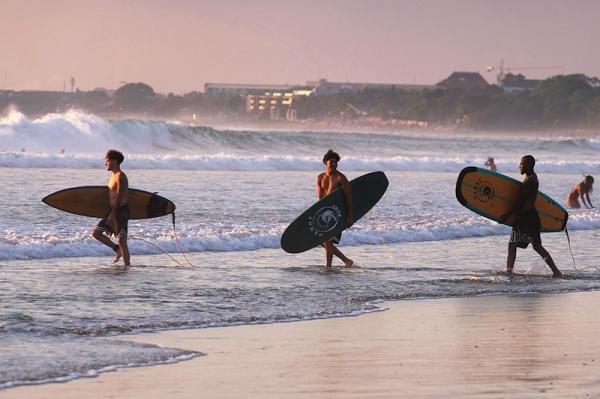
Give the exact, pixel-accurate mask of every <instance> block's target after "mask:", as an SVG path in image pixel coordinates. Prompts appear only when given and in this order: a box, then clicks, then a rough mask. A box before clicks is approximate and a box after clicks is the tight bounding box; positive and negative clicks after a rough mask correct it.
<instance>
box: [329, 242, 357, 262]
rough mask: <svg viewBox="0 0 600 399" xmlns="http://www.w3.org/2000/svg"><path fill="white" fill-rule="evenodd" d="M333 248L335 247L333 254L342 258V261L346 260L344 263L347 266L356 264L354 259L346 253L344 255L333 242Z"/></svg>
mask: <svg viewBox="0 0 600 399" xmlns="http://www.w3.org/2000/svg"><path fill="white" fill-rule="evenodd" d="M331 248H332V249H333V251H332V253H333V255H335V256H337V257H338V258H340V259H341V261H342V262H344V265H345V266H346V267H350V266H352V265H353V264H354V261H353V260H352V259H350V258H348V257H347V256H346V255H344V254H343V253H342V251H340V250H339V249H337V247H336V246H335V245H333V244H331Z"/></svg>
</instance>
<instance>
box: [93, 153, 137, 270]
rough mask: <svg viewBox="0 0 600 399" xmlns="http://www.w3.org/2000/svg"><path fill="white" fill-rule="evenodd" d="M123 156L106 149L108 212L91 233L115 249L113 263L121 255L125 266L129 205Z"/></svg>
mask: <svg viewBox="0 0 600 399" xmlns="http://www.w3.org/2000/svg"><path fill="white" fill-rule="evenodd" d="M124 159H125V157H124V156H123V154H122V153H121V152H119V151H117V150H108V152H107V153H106V156H105V157H104V166H105V167H106V170H109V171H111V172H112V176H111V178H110V180H109V181H108V201H109V205H110V213H109V214H108V215H107V216H106V217H105V218H103V219H102V220H101V221H100V222H99V223H98V225H96V227H95V228H94V230H93V231H92V235H93V236H94V238H95V239H96V240H98V241H100V242H101V243H102V244H104V245H106V246H108V247H110V248H112V249H113V251H115V253H116V256H115V260H114V263H116V262H118V261H119V259H120V258H121V257H123V263H124V264H125V266H129V265H130V256H129V248H128V247H127V222H128V221H129V207H128V206H127V194H128V192H129V182H128V181H127V175H126V174H125V172H123V171H122V170H121V163H122V162H123V160H124ZM111 234H112V235H114V236H115V237H116V238H117V240H118V242H119V243H118V244H115V243H114V242H113V241H112V240H111V239H110V235H111Z"/></svg>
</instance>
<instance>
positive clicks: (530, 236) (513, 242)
mask: <svg viewBox="0 0 600 399" xmlns="http://www.w3.org/2000/svg"><path fill="white" fill-rule="evenodd" d="M534 166H535V158H534V157H533V156H532V155H525V156H524V157H523V158H521V163H520V164H519V170H520V172H521V174H522V175H526V176H525V179H523V185H522V186H521V189H520V191H519V197H518V198H517V200H516V201H515V203H514V205H513V207H512V209H511V210H510V211H508V212H507V213H506V214H504V215H502V217H501V218H500V221H501V222H505V221H507V220H508V219H509V218H510V217H511V216H512V215H516V217H515V222H514V225H513V231H512V235H511V236H510V241H509V242H508V258H507V260H506V272H507V273H508V274H510V273H512V271H513V266H514V265H515V259H516V258H517V247H518V248H527V246H528V245H529V244H530V243H531V244H532V245H533V249H534V250H535V252H537V253H538V254H540V256H541V257H542V259H544V261H545V262H546V263H547V264H548V266H550V269H552V274H553V276H554V277H562V273H561V272H560V270H558V267H556V264H555V263H554V260H552V257H551V256H550V254H549V253H548V251H546V249H545V248H544V247H543V246H542V238H541V235H540V228H541V225H540V217H539V215H538V212H537V210H536V209H535V200H536V198H537V194H538V188H539V186H540V184H539V182H538V178H537V175H536V174H535V172H534V171H533V168H534Z"/></svg>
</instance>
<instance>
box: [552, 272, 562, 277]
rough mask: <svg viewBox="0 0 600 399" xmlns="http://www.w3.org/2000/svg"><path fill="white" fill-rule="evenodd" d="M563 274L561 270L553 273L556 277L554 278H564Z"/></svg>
mask: <svg viewBox="0 0 600 399" xmlns="http://www.w3.org/2000/svg"><path fill="white" fill-rule="evenodd" d="M562 276H563V274H562V273H561V272H560V271H559V270H557V271H556V272H554V273H552V277H554V278H562Z"/></svg>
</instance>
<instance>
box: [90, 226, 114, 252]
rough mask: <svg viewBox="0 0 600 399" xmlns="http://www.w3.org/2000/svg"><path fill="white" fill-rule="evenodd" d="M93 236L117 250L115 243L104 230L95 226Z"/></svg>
mask: <svg viewBox="0 0 600 399" xmlns="http://www.w3.org/2000/svg"><path fill="white" fill-rule="evenodd" d="M92 236H93V237H94V238H95V239H96V240H98V241H100V242H101V243H102V244H104V245H106V246H107V247H110V248H111V249H112V250H113V251H114V250H115V243H114V242H112V241H111V240H110V238H108V237H107V236H106V235H104V233H103V231H102V230H100V229H98V228H94V230H92Z"/></svg>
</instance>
